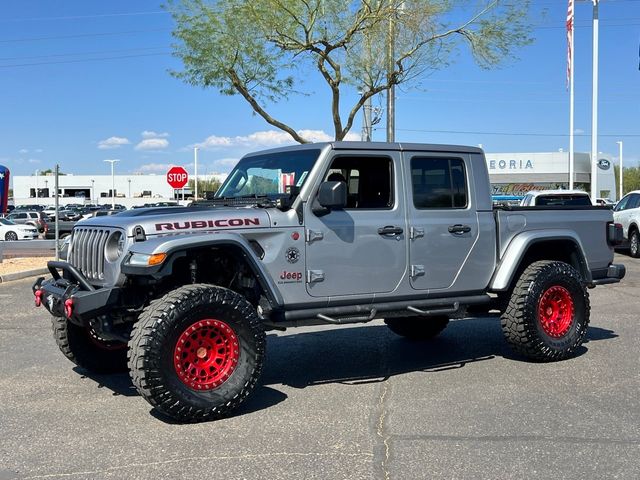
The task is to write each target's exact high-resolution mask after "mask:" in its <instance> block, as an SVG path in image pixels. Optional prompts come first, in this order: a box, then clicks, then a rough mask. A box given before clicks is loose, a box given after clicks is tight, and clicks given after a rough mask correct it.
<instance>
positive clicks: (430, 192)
mask: <svg viewBox="0 0 640 480" xmlns="http://www.w3.org/2000/svg"><path fill="white" fill-rule="evenodd" d="M411 187H412V195H413V205H414V206H415V208H416V209H419V210H422V209H443V208H466V207H467V205H468V204H469V193H468V185H467V179H466V173H465V167H464V161H463V160H462V159H461V158H440V157H419V156H416V157H413V158H411Z"/></svg>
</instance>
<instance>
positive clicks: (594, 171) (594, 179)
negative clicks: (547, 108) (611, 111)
mask: <svg viewBox="0 0 640 480" xmlns="http://www.w3.org/2000/svg"><path fill="white" fill-rule="evenodd" d="M592 1H593V67H592V68H593V86H592V87H593V92H592V94H591V96H592V107H591V108H592V119H591V121H592V123H591V201H592V202H593V203H594V205H595V202H596V198H598V34H599V21H598V2H599V0H592Z"/></svg>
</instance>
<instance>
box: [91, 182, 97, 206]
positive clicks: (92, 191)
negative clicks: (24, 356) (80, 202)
mask: <svg viewBox="0 0 640 480" xmlns="http://www.w3.org/2000/svg"><path fill="white" fill-rule="evenodd" d="M95 184H96V181H95V180H94V179H93V178H92V179H91V203H94V204H95V203H98V201H97V200H96V201H95V202H94V201H93V199H94V198H95V188H96V187H95Z"/></svg>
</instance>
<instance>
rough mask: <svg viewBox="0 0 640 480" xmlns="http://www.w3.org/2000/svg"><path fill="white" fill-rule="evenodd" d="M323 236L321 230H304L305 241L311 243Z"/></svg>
mask: <svg viewBox="0 0 640 480" xmlns="http://www.w3.org/2000/svg"><path fill="white" fill-rule="evenodd" d="M323 238H324V234H323V233H322V232H318V231H316V230H310V229H307V231H306V232H305V240H306V241H307V243H313V242H315V241H316V240H322V239H323Z"/></svg>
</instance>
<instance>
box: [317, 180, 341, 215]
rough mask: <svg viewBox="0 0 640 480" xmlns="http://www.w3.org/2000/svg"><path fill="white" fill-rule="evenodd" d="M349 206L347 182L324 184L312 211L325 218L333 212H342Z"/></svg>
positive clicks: (321, 185) (319, 190)
mask: <svg viewBox="0 0 640 480" xmlns="http://www.w3.org/2000/svg"><path fill="white" fill-rule="evenodd" d="M346 206H347V184H346V183H345V182H322V183H321V184H320V188H319V189H318V197H317V198H316V199H315V201H314V202H313V207H312V211H313V213H315V214H316V215H318V216H319V217H320V216H323V215H326V214H327V213H329V212H330V211H331V210H342V209H343V208H344V207H346Z"/></svg>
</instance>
